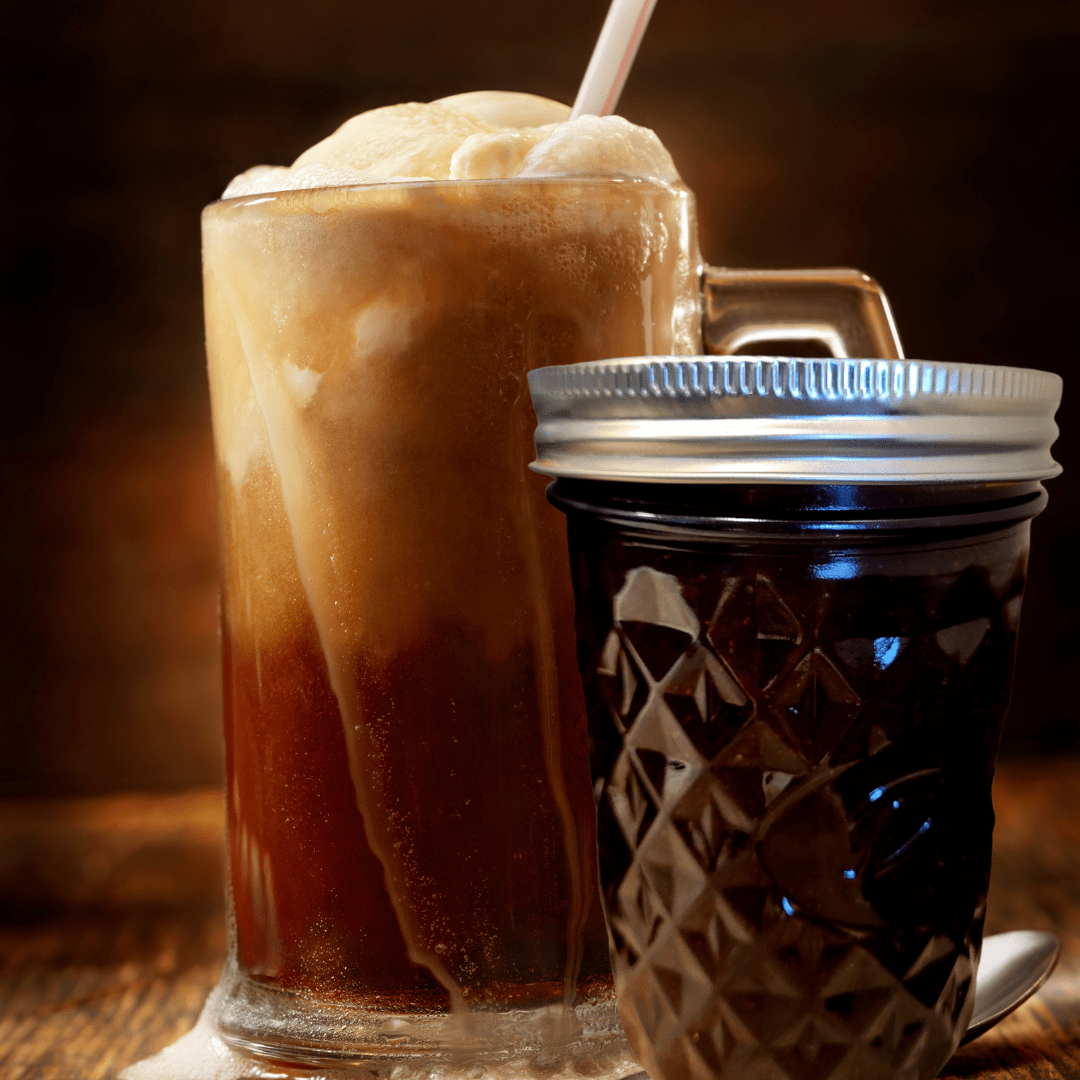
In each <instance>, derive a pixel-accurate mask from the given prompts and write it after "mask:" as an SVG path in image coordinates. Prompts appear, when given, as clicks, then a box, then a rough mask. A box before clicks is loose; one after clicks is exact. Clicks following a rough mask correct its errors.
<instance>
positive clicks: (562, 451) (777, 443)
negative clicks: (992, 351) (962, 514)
mask: <svg viewBox="0 0 1080 1080" xmlns="http://www.w3.org/2000/svg"><path fill="white" fill-rule="evenodd" d="M529 386H530V388H531V390H532V395H533V404H534V405H535V407H536V413H537V417H538V419H539V425H538V427H537V430H536V450H537V461H536V463H535V464H534V465H533V468H534V469H536V470H537V471H538V472H543V473H548V474H550V475H552V476H568V477H579V478H595V479H610V480H644V481H670V482H681V483H687V482H714V483H716V482H749V481H754V482H759V483H760V482H763V481H764V482H768V481H773V482H784V483H791V482H800V481H805V482H813V483H890V482H891V483H940V482H951V481H956V482H972V481H994V480H999V481H1017V480H1044V479H1047V478H1049V477H1051V476H1056V475H1057V474H1058V473H1059V472H1060V471H1061V468H1060V466H1059V465H1057V464H1056V463H1055V462H1054V460H1053V458H1052V457H1051V456H1050V447H1051V445H1052V444H1053V442H1054V440H1055V439H1056V438H1057V434H1058V429H1057V426H1056V425H1055V424H1054V420H1053V417H1054V413H1055V411H1056V410H1057V407H1058V404H1059V403H1060V401H1061V387H1062V383H1061V379H1060V378H1059V377H1058V376H1057V375H1052V374H1049V373H1047V372H1042V371H1032V370H1028V369H1024V368H1012V367H994V366H990V365H985V364H938V363H929V362H926V361H920V360H858V359H847V358H843V359H837V358H827V359H787V358H780V357H743V356H739V357H711V356H709V357H636V358H627V359H619V360H604V361H600V362H597V363H589V364H570V365H565V366H561V367H548V368H541V369H538V370H537V371H534V372H532V373H531V374H530V375H529Z"/></svg>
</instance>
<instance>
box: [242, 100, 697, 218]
mask: <svg viewBox="0 0 1080 1080" xmlns="http://www.w3.org/2000/svg"><path fill="white" fill-rule="evenodd" d="M569 116H570V109H569V107H568V106H566V105H562V104H560V103H559V102H557V101H551V100H549V99H548V98H542V97H537V96H536V95H535V94H517V93H511V92H509V91H502V90H479V91H476V92H474V93H470V94H454V95H453V96H452V97H447V98H441V99H440V100H438V101H433V102H431V103H430V104H427V105H423V104H419V103H417V102H410V103H408V104H404V105H388V106H386V107H385V108H381V109H371V110H370V111H368V112H365V113H361V114H360V115H359V116H354V117H353V118H352V119H351V120H347V121H346V122H345V123H344V124H342V125H341V127H339V128H338V129H337V131H335V132H334V133H333V134H332V135H330V136H329V137H328V138H326V139H323V141H322V142H320V143H316V144H315V145H314V146H313V147H311V149H310V150H305V151H304V153H302V154H301V155H300V156H299V157H298V158H297V159H296V161H295V162H293V164H292V166H291V167H290V168H284V167H282V166H273V165H257V166H255V168H253V169H248V171H247V172H244V173H241V174H240V175H239V176H238V177H236V178H235V179H234V180H233V181H232V183H231V184H229V186H228V187H227V188H226V189H225V193H224V196H223V198H226V199H231V198H235V197H238V196H241V195H256V194H265V193H268V192H272V191H291V190H297V189H301V188H315V187H343V186H347V185H350V184H366V183H372V182H379V181H382V182H386V181H396V180H400V181H406V180H489V179H500V178H505V179H509V178H511V177H545V176H629V177H641V178H645V179H651V180H659V181H662V182H666V183H678V182H679V173H678V171H677V170H676V168H675V164H674V162H673V161H672V160H671V155H670V154H669V153H668V152H667V150H665V149H664V146H663V144H662V143H661V142H660V140H659V139H658V138H657V137H656V135H655V134H654V133H653V132H652V131H650V130H649V129H648V128H643V127H638V126H637V125H636V124H631V123H630V122H629V121H627V120H624V119H623V118H622V117H621V116H580V117H578V118H577V119H576V120H570V119H569Z"/></svg>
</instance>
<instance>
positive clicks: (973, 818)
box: [549, 479, 1045, 1080]
mask: <svg viewBox="0 0 1080 1080" xmlns="http://www.w3.org/2000/svg"><path fill="white" fill-rule="evenodd" d="M549 498H550V499H551V500H552V502H553V503H555V505H557V506H558V507H559V508H560V509H562V510H564V511H565V512H566V513H567V517H568V528H569V537H570V549H571V560H572V571H573V579H574V589H575V596H576V602H577V634H578V653H579V661H580V667H581V675H582V680H583V683H584V688H585V696H586V702H587V708H588V721H589V738H590V757H591V766H592V775H593V781H594V793H595V796H596V802H597V815H598V826H599V831H598V836H599V844H600V853H601V854H600V869H601V878H602V887H603V896H604V901H605V905H606V911H607V916H608V922H609V929H610V933H611V940H612V950H613V953H612V955H613V963H614V970H615V979H616V988H617V990H618V993H619V1000H620V1009H621V1012H622V1020H623V1024H624V1027H625V1028H626V1031H627V1034H628V1037H629V1038H630V1040H631V1043H632V1045H633V1046H634V1048H635V1050H636V1051H637V1053H638V1055H639V1057H640V1058H641V1061H642V1064H643V1065H644V1066H645V1068H646V1069H650V1067H651V1068H653V1069H654V1070H655V1072H654V1074H656V1073H658V1074H659V1075H662V1076H664V1077H665V1078H667V1080H681V1078H683V1077H686V1078H688V1080H689V1078H690V1077H698V1076H702V1075H708V1074H709V1073H711V1074H713V1075H724V1076H730V1077H744V1076H745V1077H749V1076H751V1075H753V1076H766V1075H770V1076H771V1075H776V1076H788V1077H793V1078H807V1080H822V1078H825V1077H850V1078H852V1080H856V1078H858V1080H871V1078H876V1077H881V1078H882V1080H885V1078H888V1080H895V1078H897V1077H912V1078H927V1077H931V1076H934V1075H936V1073H937V1072H938V1070H939V1069H940V1068H941V1066H942V1065H943V1064H944V1062H945V1061H946V1060H947V1059H948V1057H949V1056H950V1055H951V1054H952V1052H953V1050H954V1049H955V1048H956V1046H957V1044H958V1042H959V1040H960V1038H961V1037H962V1036H963V1033H964V1031H965V1030H966V1028H967V1023H968V1019H969V1017H970V1015H971V1007H972V1000H973V993H972V991H973V972H974V968H975V965H976V964H977V962H978V954H979V949H980V945H981V940H982V927H983V919H984V913H985V901H986V892H987V886H988V882H989V873H990V854H991V834H992V830H993V823H994V812H993V807H992V804H991V798H990V788H991V781H992V779H993V772H994V757H995V754H996V752H997V746H998V741H999V736H1000V731H1001V724H1002V720H1003V717H1004V713H1005V709H1006V706H1007V704H1008V699H1009V690H1010V684H1011V679H1012V663H1013V654H1014V651H1015V645H1016V629H1017V625H1018V621H1019V615H1020V603H1021V598H1022V595H1023V589H1024V577H1025V571H1026V563H1027V552H1028V535H1029V520H1030V518H1031V517H1032V516H1033V515H1034V514H1035V513H1037V512H1038V511H1039V510H1040V509H1041V508H1042V505H1043V504H1044V502H1045V493H1044V492H1043V489H1042V488H1041V486H1040V485H1038V484H1001V485H993V484H983V485H968V486H963V485H952V486H950V485H942V486H940V487H938V488H933V489H932V488H929V487H926V486H924V487H922V488H918V489H916V488H912V487H909V488H905V487H902V486H891V487H885V486H880V487H873V486H862V487H843V486H839V485H834V486H826V485H821V486H817V487H814V486H810V485H796V486H789V487H784V486H780V485H776V486H764V485H763V486H758V487H753V486H722V485H682V486H678V485H643V484H630V483H611V482H608V483H604V482H600V481H575V480H565V479H560V480H558V481H556V483H555V484H553V485H552V487H551V488H550V489H549Z"/></svg>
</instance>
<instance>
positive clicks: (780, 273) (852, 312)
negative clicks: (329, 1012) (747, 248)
mask: <svg viewBox="0 0 1080 1080" xmlns="http://www.w3.org/2000/svg"><path fill="white" fill-rule="evenodd" d="M702 292H703V296H704V308H705V315H704V325H703V331H704V338H705V352H706V353H710V354H712V355H714V356H730V355H732V354H734V353H739V352H741V353H743V354H744V355H749V356H762V355H770V356H771V355H786V354H784V353H781V352H776V351H774V350H775V348H776V346H778V345H780V343H782V342H787V341H789V342H791V343H792V347H793V348H794V346H795V343H796V342H813V343H814V344H815V345H817V346H818V347H820V348H822V349H825V350H826V351H827V355H831V356H835V357H859V358H863V359H868V358H871V357H873V358H878V359H883V360H903V359H904V350H903V348H902V346H901V345H900V336H899V335H898V334H897V332H896V323H895V322H894V321H893V315H892V310H891V309H890V307H889V301H888V300H887V299H886V297H885V293H884V291H883V290H882V288H881V286H880V285H878V283H877V282H876V281H874V279H873V278H871V277H869V276H867V275H866V274H864V273H862V272H861V271H859V270H849V269H846V268H837V269H829V270H729V269H727V268H725V267H715V266H706V267H705V273H704V277H703V280H702ZM758 345H761V346H767V349H766V351H763V352H759V351H757V349H756V346H758Z"/></svg>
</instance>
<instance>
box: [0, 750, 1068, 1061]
mask: <svg viewBox="0 0 1080 1080" xmlns="http://www.w3.org/2000/svg"><path fill="white" fill-rule="evenodd" d="M994 801H995V805H996V807H997V814H998V824H997V831H996V834H995V845H994V872H993V883H992V886H991V890H990V901H989V913H988V917H987V932H988V933H997V932H999V931H1003V930H1013V929H1022V928H1031V929H1045V930H1052V931H1053V932H1054V933H1056V934H1057V935H1058V937H1059V938H1060V939H1061V942H1062V947H1063V949H1062V959H1061V962H1060V964H1059V966H1058V969H1057V971H1056V972H1055V974H1054V975H1053V976H1052V977H1051V979H1050V981H1049V982H1048V983H1047V984H1046V986H1045V987H1044V988H1043V989H1042V990H1041V991H1040V992H1039V993H1038V994H1037V995H1036V996H1035V997H1034V998H1032V999H1031V1001H1029V1002H1028V1003H1027V1004H1026V1005H1024V1006H1023V1007H1022V1008H1021V1009H1019V1010H1018V1011H1017V1012H1016V1013H1014V1014H1013V1016H1011V1017H1010V1018H1009V1019H1007V1020H1006V1021H1004V1022H1003V1023H1002V1024H1000V1025H999V1026H998V1027H997V1028H995V1029H994V1030H993V1031H991V1032H990V1033H989V1034H987V1035H985V1036H983V1038H981V1039H978V1040H977V1041H975V1042H973V1043H971V1044H970V1045H969V1046H967V1047H964V1048H963V1049H962V1050H960V1051H959V1052H958V1053H957V1055H956V1056H955V1057H954V1058H953V1060H952V1061H951V1062H949V1064H948V1065H947V1066H946V1068H945V1070H944V1072H943V1074H942V1075H943V1076H946V1077H956V1078H963V1080H975V1078H978V1080H984V1078H985V1080H989V1078H991V1077H993V1078H995V1080H999V1078H1000V1080H1020V1078H1025V1080H1080V760H1077V759H1066V760H1060V761H1054V762H1045V761H1044V762H1037V763H1036V762H1031V763H1016V762H1013V763H1008V764H1006V765H1003V766H1002V767H1001V768H1000V769H999V772H998V779H997V781H996V784H995V791H994ZM222 818H223V814H222V798H221V793H220V792H219V791H205V792H196V793H193V794H188V795H178V796H116V797H110V798H104V799H94V800H74V801H65V802H40V803H25V802H23V803H11V804H6V805H4V804H0V1080H99V1078H106V1077H113V1076H115V1074H116V1073H117V1071H118V1070H119V1069H122V1068H123V1067H124V1066H125V1065H128V1064H130V1063H131V1062H133V1061H136V1060H138V1059H139V1058H140V1057H145V1056H147V1055H149V1054H152V1053H155V1052H156V1051H157V1050H159V1049H161V1048H162V1047H163V1046H165V1045H166V1044H167V1043H169V1042H171V1041H172V1040H174V1039H176V1038H177V1037H179V1036H180V1035H181V1034H183V1033H184V1032H185V1031H186V1030H187V1029H188V1028H189V1027H190V1026H191V1024H192V1023H193V1022H194V1020H195V1017H196V1016H197V1015H198V1012H199V1008H200V1006H201V1005H202V1002H203V999H204V998H205V996H206V994H207V992H208V991H209V990H210V988H211V987H212V986H213V984H214V982H215V980H216V978H217V975H218V972H219V970H220V967H221V962H222V957H223V954H224V948H225V930H224V923H223V912H222V903H221V894H222V871H221V829H222ZM190 1080H199V1078H196V1077H191V1078H190Z"/></svg>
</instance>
